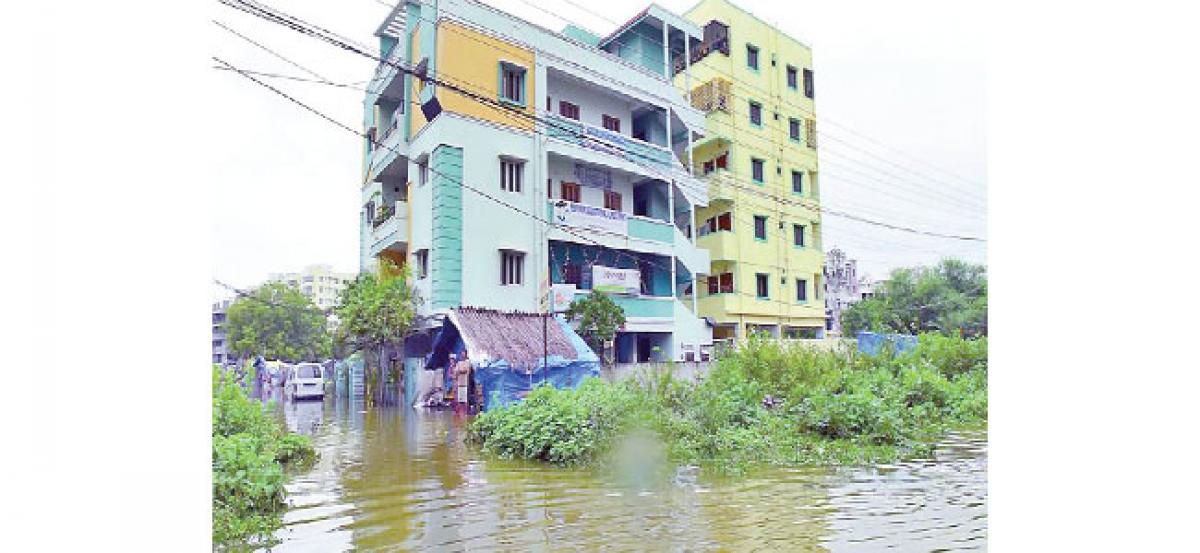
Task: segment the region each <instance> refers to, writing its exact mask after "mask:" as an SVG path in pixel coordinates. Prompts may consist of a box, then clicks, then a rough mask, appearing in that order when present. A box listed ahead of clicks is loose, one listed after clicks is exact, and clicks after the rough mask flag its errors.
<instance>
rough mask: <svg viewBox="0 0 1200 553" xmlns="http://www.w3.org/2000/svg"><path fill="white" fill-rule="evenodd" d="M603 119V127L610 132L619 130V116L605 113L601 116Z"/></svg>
mask: <svg viewBox="0 0 1200 553" xmlns="http://www.w3.org/2000/svg"><path fill="white" fill-rule="evenodd" d="M603 119H604V128H606V129H608V130H610V131H612V132H621V119H620V118H618V117H613V116H611V115H608V114H605V115H604V116H603Z"/></svg>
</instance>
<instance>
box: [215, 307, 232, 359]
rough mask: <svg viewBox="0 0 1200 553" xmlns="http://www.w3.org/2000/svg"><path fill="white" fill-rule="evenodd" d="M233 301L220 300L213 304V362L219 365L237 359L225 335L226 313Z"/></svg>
mask: <svg viewBox="0 0 1200 553" xmlns="http://www.w3.org/2000/svg"><path fill="white" fill-rule="evenodd" d="M232 303H233V300H220V301H216V302H213V304H212V362H213V363H214V364H217V365H225V364H227V363H232V362H234V361H235V359H234V358H233V356H232V355H231V354H230V353H229V342H228V339H227V338H226V335H225V313H226V311H228V310H229V306H230V304H232Z"/></svg>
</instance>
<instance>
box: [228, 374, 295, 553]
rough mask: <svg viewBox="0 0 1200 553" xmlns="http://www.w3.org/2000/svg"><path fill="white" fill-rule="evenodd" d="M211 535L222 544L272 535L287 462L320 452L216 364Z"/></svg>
mask: <svg viewBox="0 0 1200 553" xmlns="http://www.w3.org/2000/svg"><path fill="white" fill-rule="evenodd" d="M212 394H213V397H212V400H213V412H212V451H213V453H212V480H213V483H212V485H213V489H212V493H213V497H212V509H213V526H212V538H213V542H214V543H217V544H229V543H231V542H232V543H237V542H243V543H249V542H252V541H255V540H262V539H265V538H267V537H268V536H269V535H270V533H271V532H272V531H274V530H275V528H277V527H278V526H279V517H280V514H281V512H282V509H283V507H284V501H283V499H284V489H283V484H284V467H285V466H287V465H289V464H292V463H299V462H304V461H308V460H311V459H313V458H314V457H315V455H316V454H315V452H314V450H313V447H312V444H311V442H310V441H309V439H308V438H307V437H306V436H300V435H297V434H290V433H288V432H287V430H286V429H285V428H284V427H283V425H282V424H280V423H279V421H278V420H276V419H274V418H272V417H271V416H270V415H269V414H268V412H267V411H266V409H264V407H263V405H262V403H260V402H258V401H255V400H253V399H251V398H249V397H247V396H246V393H245V391H244V390H243V389H242V387H241V386H240V385H239V384H238V382H237V380H236V379H235V378H234V375H233V373H232V372H231V371H230V372H225V371H222V370H221V369H220V368H219V367H216V366H214V367H213V388H212Z"/></svg>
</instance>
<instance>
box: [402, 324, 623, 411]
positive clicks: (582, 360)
mask: <svg viewBox="0 0 1200 553" xmlns="http://www.w3.org/2000/svg"><path fill="white" fill-rule="evenodd" d="M551 320H552V324H558V325H559V327H560V329H561V330H562V331H563V333H564V335H565V336H566V337H567V339H568V340H569V341H570V342H571V345H572V346H573V347H574V349H575V358H574V359H567V358H565V357H563V356H561V355H554V354H551V355H550V356H549V359H548V360H546V362H545V363H543V359H542V358H541V357H539V358H538V359H537V362H536V364H535V365H533V366H529V367H514V366H513V365H512V364H510V363H509V362H508V361H507V360H504V359H491V360H485V361H480V360H478V359H472V366H473V367H474V369H475V382H476V384H477V385H478V386H481V387H482V390H483V410H484V411H487V410H489V409H492V408H495V407H499V406H503V405H508V404H509V403H512V402H515V401H520V400H521V399H523V398H524V397H525V395H526V394H528V393H529V391H530V389H531V388H532V386H539V385H541V384H543V383H547V384H550V385H551V386H554V387H555V388H560V389H574V388H576V387H577V386H579V384H580V383H581V382H583V379H584V378H586V377H588V376H596V377H599V376H600V358H599V357H597V356H596V354H595V353H594V352H593V351H592V350H591V348H589V347H588V345H587V344H586V343H585V342H584V341H583V339H582V338H580V337H579V335H577V334H575V331H574V330H572V329H571V327H570V326H568V325H567V323H566V322H564V321H562V320H559V319H557V318H556V319H551ZM465 349H466V346H465V343H464V341H463V339H462V336H460V335H459V331H458V329H457V328H455V326H454V324H453V323H452V322H451V321H450V320H449V319H447V320H446V321H445V323H444V325H443V327H442V329H441V330H440V331H439V333H438V334H437V336H435V337H434V339H433V343H432V349H431V351H430V354H429V358H428V360H427V361H426V364H425V366H426V368H429V369H436V368H440V367H445V366H446V362H447V360H448V357H449V354H450V353H456V354H460V356H461V354H462V353H463V351H464V350H465ZM469 353H470V352H469ZM445 385H446V389H447V390H453V389H454V388H453V386H454V374H453V371H450V370H448V371H446V376H445Z"/></svg>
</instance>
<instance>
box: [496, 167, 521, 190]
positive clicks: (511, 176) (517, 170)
mask: <svg viewBox="0 0 1200 553" xmlns="http://www.w3.org/2000/svg"><path fill="white" fill-rule="evenodd" d="M524 172H525V163H524V162H522V161H515V160H505V159H502V160H500V189H501V190H504V191H506V192H520V191H521V175H522V174H523V173H524Z"/></svg>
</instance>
